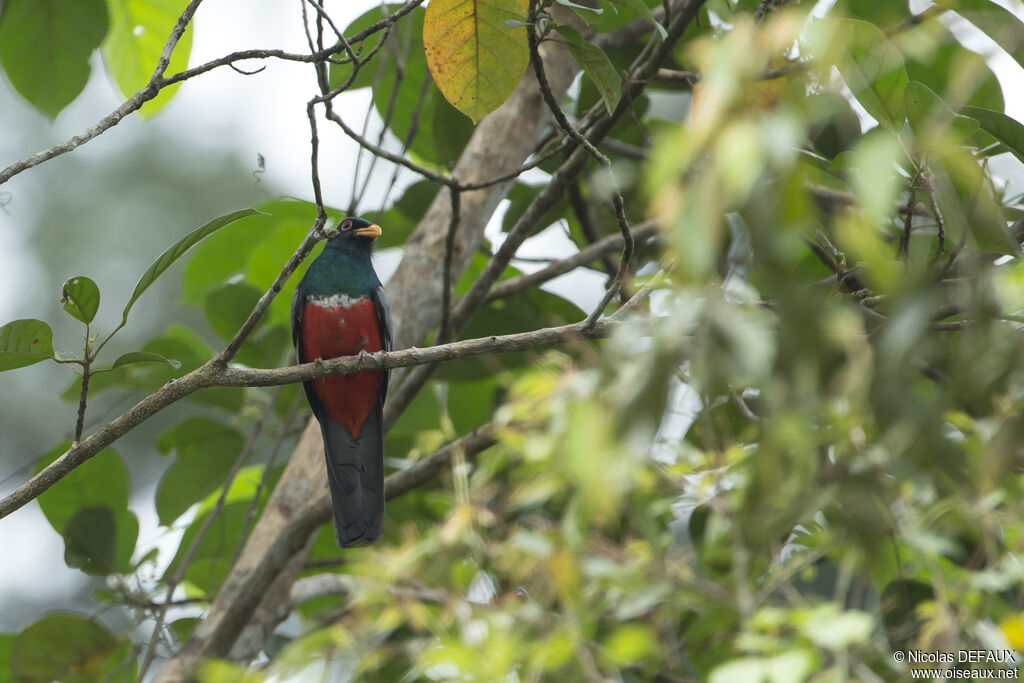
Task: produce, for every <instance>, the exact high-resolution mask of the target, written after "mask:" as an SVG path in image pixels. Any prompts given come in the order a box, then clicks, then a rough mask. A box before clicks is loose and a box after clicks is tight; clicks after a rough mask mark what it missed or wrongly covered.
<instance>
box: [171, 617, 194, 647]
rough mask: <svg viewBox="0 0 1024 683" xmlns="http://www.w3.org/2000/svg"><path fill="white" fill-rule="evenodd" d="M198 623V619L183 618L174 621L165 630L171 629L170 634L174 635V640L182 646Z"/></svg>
mask: <svg viewBox="0 0 1024 683" xmlns="http://www.w3.org/2000/svg"><path fill="white" fill-rule="evenodd" d="M199 621H200V619H199V617H185V618H183V619H176V620H175V621H172V622H171V623H170V624H168V625H167V628H169V629H171V633H173V634H174V638H175V640H177V641H178V643H180V644H182V645H184V644H185V641H186V640H188V637H189V636H190V635H192V629H194V628H195V627H196V624H198V623H199Z"/></svg>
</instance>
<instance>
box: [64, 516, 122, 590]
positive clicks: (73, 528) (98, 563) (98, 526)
mask: <svg viewBox="0 0 1024 683" xmlns="http://www.w3.org/2000/svg"><path fill="white" fill-rule="evenodd" d="M62 535H63V536H64V563H65V564H67V566H69V567H71V568H73V569H81V570H82V571H83V572H85V573H86V574H92V575H98V576H104V575H106V574H110V573H111V572H113V571H114V567H115V561H116V559H117V531H116V526H115V522H114V513H113V512H111V511H110V508H108V507H106V506H105V505H93V506H91V507H86V508H82V509H81V510H79V511H78V512H76V513H75V514H74V515H73V516H72V517H71V519H69V520H68V523H67V525H66V526H65V527H64V532H63V534H62Z"/></svg>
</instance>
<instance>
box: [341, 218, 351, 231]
mask: <svg viewBox="0 0 1024 683" xmlns="http://www.w3.org/2000/svg"><path fill="white" fill-rule="evenodd" d="M340 227H341V229H342V230H351V229H352V221H350V220H347V219H346V220H344V221H342V222H341V226H340Z"/></svg>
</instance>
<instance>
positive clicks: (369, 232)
mask: <svg viewBox="0 0 1024 683" xmlns="http://www.w3.org/2000/svg"><path fill="white" fill-rule="evenodd" d="M356 234H357V235H359V236H360V237H369V238H370V239H371V240H375V239H377V238H378V237H380V234H381V229H380V226H379V225H377V224H376V223H374V224H373V225H369V226H367V227H365V228H357V229H356Z"/></svg>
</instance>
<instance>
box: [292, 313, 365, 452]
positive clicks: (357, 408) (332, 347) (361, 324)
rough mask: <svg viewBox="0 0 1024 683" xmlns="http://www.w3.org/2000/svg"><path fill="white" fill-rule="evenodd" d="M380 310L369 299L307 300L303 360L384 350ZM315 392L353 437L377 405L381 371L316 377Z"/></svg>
mask: <svg viewBox="0 0 1024 683" xmlns="http://www.w3.org/2000/svg"><path fill="white" fill-rule="evenodd" d="M381 348H382V347H381V341H380V326H379V325H378V323H377V311H376V309H375V308H374V306H373V301H371V300H370V299H360V300H359V301H357V302H356V303H354V304H352V305H351V306H329V307H324V306H318V305H316V304H313V303H307V304H306V307H305V309H304V310H303V311H302V345H301V348H300V349H299V353H300V360H301V361H302V362H304V363H308V362H310V361H313V360H316V359H317V358H324V359H327V358H337V357H338V356H351V355H353V354H356V353H359V352H360V351H366V352H367V353H373V352H374V351H380V350H381ZM313 391H314V392H315V393H316V395H317V396H318V397H319V398H320V400H321V401H322V402H323V404H324V410H326V411H327V414H328V415H330V416H331V417H332V418H334V420H335V421H336V422H338V423H339V424H341V426H343V427H344V428H345V429H347V430H348V432H349V434H351V435H352V436H353V437H358V436H359V430H360V429H362V426H363V423H364V422H365V421H366V418H367V417H368V416H369V415H370V412H372V411H373V409H374V408H375V407H376V406H377V396H378V394H379V392H380V371H379V370H365V371H363V372H353V373H350V374H348V375H336V376H334V377H324V378H322V379H317V380H313Z"/></svg>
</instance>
